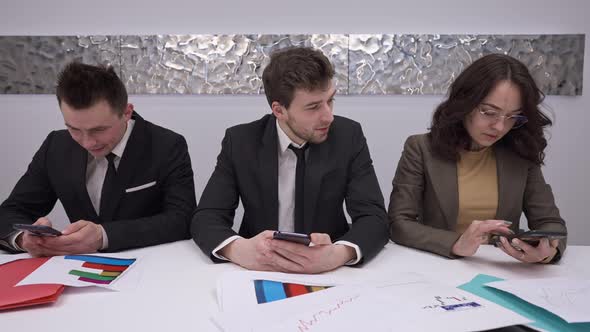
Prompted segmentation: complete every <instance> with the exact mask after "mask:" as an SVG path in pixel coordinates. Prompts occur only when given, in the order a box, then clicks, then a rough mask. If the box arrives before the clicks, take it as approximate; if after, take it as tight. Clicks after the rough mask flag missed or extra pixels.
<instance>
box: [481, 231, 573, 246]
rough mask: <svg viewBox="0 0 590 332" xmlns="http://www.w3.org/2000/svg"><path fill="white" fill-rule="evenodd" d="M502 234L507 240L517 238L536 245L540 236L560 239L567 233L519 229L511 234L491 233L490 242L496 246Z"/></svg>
mask: <svg viewBox="0 0 590 332" xmlns="http://www.w3.org/2000/svg"><path fill="white" fill-rule="evenodd" d="M501 236H503V237H505V238H506V239H508V241H510V242H511V241H512V239H519V240H521V241H522V242H525V243H527V244H529V245H531V246H533V247H536V246H538V245H539V241H541V239H542V238H547V239H549V240H555V239H557V240H560V239H565V238H566V237H567V233H566V232H555V231H543V230H532V231H523V230H521V231H519V232H518V233H516V234H513V235H493V236H492V238H491V240H490V242H491V243H492V244H493V245H496V246H497V243H498V242H500V237H501Z"/></svg>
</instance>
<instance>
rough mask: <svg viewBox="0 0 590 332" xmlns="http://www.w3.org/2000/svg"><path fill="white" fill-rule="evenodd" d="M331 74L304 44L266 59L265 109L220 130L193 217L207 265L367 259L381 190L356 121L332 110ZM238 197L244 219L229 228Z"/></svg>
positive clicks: (380, 235) (378, 233) (262, 266)
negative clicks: (298, 237)
mask: <svg viewBox="0 0 590 332" xmlns="http://www.w3.org/2000/svg"><path fill="white" fill-rule="evenodd" d="M333 76H334V69H333V67H332V65H331V64H330V62H329V60H328V59H327V58H326V57H325V56H324V55H323V54H322V53H321V52H319V51H316V50H313V49H310V48H290V49H287V50H282V51H279V52H275V53H273V55H272V56H271V60H270V63H269V64H268V66H267V67H266V68H265V70H264V73H263V83H264V90H265V93H266V97H267V100H268V103H269V105H270V107H271V110H272V114H269V115H265V116H264V117H263V118H262V119H260V120H257V121H254V122H251V123H247V124H242V125H238V126H235V127H232V128H229V129H228V130H227V131H226V134H225V137H224V139H223V142H222V148H221V153H220V154H219V156H218V159H217V166H216V167H215V170H214V172H213V174H212V176H211V178H210V179H209V182H208V184H207V187H206V188H205V190H204V192H203V195H202V196H201V200H200V202H199V206H198V208H197V211H196V213H195V215H194V216H193V220H192V226H191V232H192V235H193V238H194V240H195V242H196V243H197V244H198V245H199V247H200V248H201V249H202V250H203V251H204V252H205V253H206V254H207V255H210V257H211V258H212V259H213V260H214V261H216V262H221V261H224V260H225V261H227V260H229V261H232V262H234V263H236V264H239V265H241V266H243V267H245V268H248V269H253V270H270V271H283V272H299V273H319V272H323V271H329V270H333V269H335V268H337V267H339V266H342V265H344V264H348V265H355V264H358V263H360V262H362V261H366V260H368V259H370V258H371V257H373V256H374V255H375V254H376V253H377V252H378V251H379V250H380V249H381V248H383V246H384V245H385V243H386V242H387V236H388V234H387V216H386V212H385V208H384V204H383V196H382V194H381V190H380V189H379V185H378V183H377V178H376V176H375V171H374V169H373V165H372V160H371V157H370V155H369V149H368V147H367V143H366V140H365V137H364V135H363V132H362V129H361V126H360V125H359V124H358V123H357V122H354V121H352V120H349V119H346V118H343V117H338V116H334V115H333V114H332V108H333V103H334V95H335V93H336V90H335V87H334V84H333V82H332V78H333ZM239 200H241V201H242V203H243V205H244V218H243V220H242V224H241V227H240V231H239V234H236V233H235V232H234V231H233V230H232V225H233V218H234V214H235V209H236V207H237V206H238V201H239ZM344 201H346V207H347V210H348V213H349V215H350V217H351V219H352V227H350V226H349V225H348V223H347V220H346V218H345V215H344V210H343V202H344ZM273 230H280V231H291V232H292V231H295V232H298V233H306V234H310V233H311V241H312V243H313V245H311V246H306V245H304V244H298V243H293V242H288V241H282V240H275V239H273ZM333 239H334V240H335V241H336V242H332V240H333Z"/></svg>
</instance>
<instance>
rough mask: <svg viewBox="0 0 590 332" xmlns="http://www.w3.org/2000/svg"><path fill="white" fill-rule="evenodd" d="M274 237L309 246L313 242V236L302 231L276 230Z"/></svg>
mask: <svg viewBox="0 0 590 332" xmlns="http://www.w3.org/2000/svg"><path fill="white" fill-rule="evenodd" d="M272 238H273V239H276V240H284V241H289V242H295V243H300V244H303V245H306V246H308V245H309V244H310V243H311V238H310V237H309V235H307V234H301V233H292V232H281V231H276V232H274V234H273V235H272Z"/></svg>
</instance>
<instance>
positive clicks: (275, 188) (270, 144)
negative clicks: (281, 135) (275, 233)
mask: <svg viewBox="0 0 590 332" xmlns="http://www.w3.org/2000/svg"><path fill="white" fill-rule="evenodd" d="M275 119H276V118H275V117H274V116H273V115H269V116H268V121H267V122H266V127H265V128H264V133H263V135H262V142H261V143H262V144H260V147H259V149H258V172H259V174H258V178H259V179H260V186H261V191H260V196H261V199H262V201H263V206H264V211H266V218H265V220H266V225H264V227H263V228H262V229H278V227H279V182H278V181H279V180H278V178H279V156H278V153H279V145H278V144H279V143H278V136H277V127H276V123H275V121H276V120H275Z"/></svg>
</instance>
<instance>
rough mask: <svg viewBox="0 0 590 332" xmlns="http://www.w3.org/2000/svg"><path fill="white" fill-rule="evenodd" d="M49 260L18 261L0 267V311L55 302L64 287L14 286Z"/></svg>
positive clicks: (45, 258) (49, 285) (48, 285)
mask: <svg viewBox="0 0 590 332" xmlns="http://www.w3.org/2000/svg"><path fill="white" fill-rule="evenodd" d="M48 259H49V258H47V257H40V258H29V259H20V260H16V261H12V262H8V263H5V264H2V265H0V310H6V309H13V308H18V307H26V306H31V305H37V304H43V303H51V302H55V301H56V300H57V298H58V297H59V296H60V295H61V293H62V292H63V290H64V285H55V284H40V285H25V286H16V287H15V285H16V284H18V283H19V282H20V281H21V280H23V279H24V278H25V277H26V276H28V275H29V274H30V273H32V272H33V271H35V270H36V269H37V268H38V267H39V266H41V265H43V263H45V262H46V261H47V260H48Z"/></svg>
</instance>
